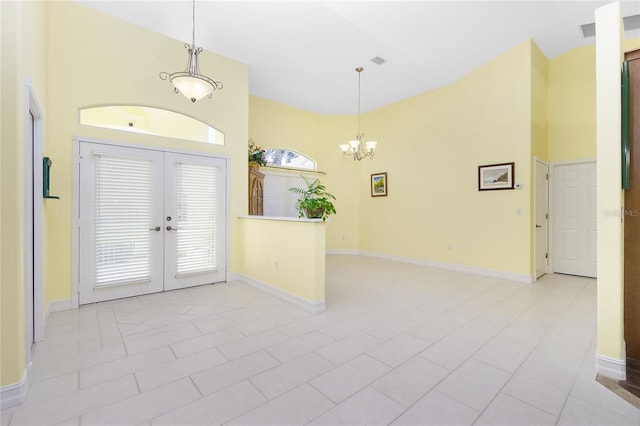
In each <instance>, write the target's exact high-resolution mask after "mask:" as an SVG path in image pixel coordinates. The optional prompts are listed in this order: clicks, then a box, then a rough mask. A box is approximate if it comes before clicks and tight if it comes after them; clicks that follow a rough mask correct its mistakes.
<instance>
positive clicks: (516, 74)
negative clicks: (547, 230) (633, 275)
mask: <svg viewBox="0 0 640 426" xmlns="http://www.w3.org/2000/svg"><path fill="white" fill-rule="evenodd" d="M530 51H531V42H530V41H526V42H523V43H521V44H520V45H518V46H517V47H515V48H513V49H511V50H509V51H507V52H506V53H504V54H502V55H500V56H499V57H497V58H495V59H493V60H491V61H489V62H488V63H486V64H485V65H483V66H482V67H480V68H478V69H476V70H474V71H472V72H471V73H469V74H468V75H466V76H465V77H463V78H461V79H460V80H458V81H456V82H455V83H453V84H451V85H449V86H446V87H443V88H441V89H438V90H435V91H432V92H428V93H424V94H422V95H419V96H416V97H414V98H411V99H408V100H405V101H401V102H398V103H396V104H393V105H390V106H387V107H383V108H380V109H378V110H375V111H372V112H369V113H367V114H366V115H365V116H364V118H363V122H364V123H366V125H365V126H366V129H367V131H368V132H369V134H370V135H375V136H376V138H377V139H378V140H379V141H380V144H379V146H380V152H379V156H378V157H377V158H376V159H375V160H374V161H372V162H364V161H363V162H362V163H363V164H361V167H362V169H361V170H362V174H361V177H360V182H361V186H360V202H361V204H360V211H361V214H360V235H361V238H360V241H361V244H360V248H361V250H364V251H368V252H377V253H387V254H394V255H399V256H404V257H412V258H420V259H428V260H434V261H439V262H446V263H454V264H462V265H468V266H474V267H479V268H486V269H491V270H499V271H504V272H510V273H517V274H523V275H526V276H529V275H530V274H531V265H530V261H529V258H530V255H529V253H530V250H531V247H530V246H531V239H530V231H529V226H530V214H529V211H530V197H529V192H528V190H527V189H525V190H522V191H483V192H479V191H478V166H479V165H485V164H495V163H504V162H512V161H513V162H515V178H516V182H518V183H522V184H523V185H524V187H525V188H530V174H531V173H530V170H531V161H530V156H531V147H530V144H531V131H530V122H531V100H530V99H531V93H530V92H531V86H530V66H531V65H530V64H531V53H530ZM382 171H386V172H388V181H389V196H387V197H379V198H372V197H371V196H370V189H369V179H368V178H369V175H370V173H375V172H382ZM518 208H519V209H521V210H520V211H521V215H516V209H518ZM449 246H451V250H449Z"/></svg>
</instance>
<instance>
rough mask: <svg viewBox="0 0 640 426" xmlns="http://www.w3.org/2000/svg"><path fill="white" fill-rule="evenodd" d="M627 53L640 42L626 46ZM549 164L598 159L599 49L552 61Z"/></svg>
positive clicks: (631, 41)
mask: <svg viewBox="0 0 640 426" xmlns="http://www.w3.org/2000/svg"><path fill="white" fill-rule="evenodd" d="M623 48H624V50H625V51H630V50H635V49H638V48H640V39H637V38H636V39H629V40H625V41H624V42H623ZM548 102H549V106H548V108H549V161H551V162H556V161H570V160H585V159H588V160H593V159H595V158H596V48H595V46H583V47H578V48H576V49H572V50H570V51H568V52H566V53H564V54H562V55H559V56H557V57H555V58H553V59H551V60H550V61H549V100H548Z"/></svg>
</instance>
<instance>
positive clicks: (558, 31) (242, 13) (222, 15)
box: [76, 0, 640, 114]
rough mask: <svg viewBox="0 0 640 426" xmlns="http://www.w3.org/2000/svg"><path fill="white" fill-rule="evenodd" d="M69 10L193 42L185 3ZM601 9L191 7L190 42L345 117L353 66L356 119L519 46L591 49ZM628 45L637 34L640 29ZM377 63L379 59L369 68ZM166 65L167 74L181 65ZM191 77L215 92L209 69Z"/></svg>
mask: <svg viewBox="0 0 640 426" xmlns="http://www.w3.org/2000/svg"><path fill="white" fill-rule="evenodd" d="M76 1H77V2H78V3H81V4H84V5H86V6H88V7H90V8H93V9H96V10H99V11H101V12H104V13H107V14H109V15H112V16H115V17H117V18H120V19H123V20H126V21H129V22H131V23H134V24H136V25H139V26H141V27H144V28H147V29H149V30H152V31H156V32H159V33H162V34H165V35H167V36H169V37H171V38H174V39H177V40H181V41H185V42H189V43H190V42H191V31H192V28H191V13H192V12H191V1H189V0H186V1H185V0H180V1H157V0H141V1H140V0H139V1H126V0H124V1H123V0H120V1H117V0H116V1H101V0H76ZM607 3H610V2H609V1H581V0H580V1H578V0H574V1H559V0H553V1H519V0H511V1H478V0H476V1H363V0H360V1H268V0H264V1H239V0H236V1H202V0H198V1H197V2H196V35H195V38H196V45H199V46H202V47H203V48H204V49H205V50H208V51H210V52H215V53H217V54H220V55H223V56H226V57H228V58H231V59H233V60H236V61H239V62H243V63H246V64H248V65H249V89H250V92H251V94H253V95H256V96H260V97H264V98H267V99H272V100H274V101H277V102H281V103H284V104H287V105H292V106H296V107H299V108H303V109H305V110H308V111H313V112H316V113H321V114H351V113H355V112H357V107H358V106H357V73H356V72H355V68H356V67H358V66H362V67H364V68H365V70H364V71H363V72H362V76H361V77H362V99H361V102H362V111H363V112H365V111H368V110H371V109H375V108H378V107H381V106H384V105H387V104H390V103H392V102H396V101H399V100H402V99H406V98H408V97H411V96H414V95H417V94H419V93H423V92H426V91H428V90H432V89H435V88H438V87H441V86H443V85H446V84H449V83H451V82H453V81H455V80H457V79H458V78H460V77H461V76H463V75H465V74H467V73H468V72H470V71H471V70H473V69H475V68H477V67H478V66H480V65H482V64H483V63H486V62H487V61H489V60H491V59H492V58H494V57H496V56H498V55H500V54H501V53H503V52H505V51H506V50H508V49H509V48H511V47H513V46H515V45H517V44H519V43H521V42H522V41H524V40H526V39H527V38H529V37H531V38H533V40H535V42H536V43H537V44H538V46H539V47H540V48H541V49H542V51H543V52H544V53H545V55H546V56H547V57H548V58H550V59H551V58H553V57H555V56H557V55H560V54H562V53H564V52H566V51H568V50H570V49H572V48H574V47H577V46H582V45H585V44H593V43H594V41H595V39H594V38H593V37H592V38H588V39H584V38H583V37H582V33H581V31H580V25H582V24H587V23H591V22H594V10H595V9H596V8H598V7H600V6H602V5H604V4H607ZM621 6H622V15H623V16H630V15H637V14H640V1H637V0H635V1H622V2H621ZM626 36H627V37H628V38H630V37H640V30H634V31H627V32H626ZM204 54H206V52H205V53H204ZM376 56H379V57H382V58H384V59H386V60H387V62H386V63H384V64H383V65H376V64H374V63H373V62H371V61H370V60H371V58H374V57H376ZM185 58H186V56H185ZM185 63H186V59H185ZM175 65H176V66H175V70H169V71H178V70H181V69H182V68H184V65H185V64H183V63H180V64H175ZM160 71H167V70H158V72H160ZM201 72H202V73H203V74H205V75H208V76H209V77H212V78H214V79H216V80H221V81H222V82H223V83H224V80H225V76H224V75H220V74H219V73H216V70H210V69H201ZM214 96H215V94H214ZM205 102H206V101H205Z"/></svg>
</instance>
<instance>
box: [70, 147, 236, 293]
mask: <svg viewBox="0 0 640 426" xmlns="http://www.w3.org/2000/svg"><path fill="white" fill-rule="evenodd" d="M225 179H226V163H225V161H224V160H222V159H216V158H211V157H204V156H197V155H186V154H175V153H168V152H162V151H157V150H152V149H142V148H140V149H139V148H128V147H122V146H117V145H107V144H99V143H89V142H81V143H80V177H79V186H80V203H79V206H80V212H79V224H80V233H79V235H80V238H79V248H80V250H79V255H78V256H79V261H78V264H79V293H80V294H79V303H80V304H85V303H92V302H99V301H104V300H111V299H118V298H123V297H130V296H136V295H140V294H148V293H155V292H161V291H164V290H171V289H176V288H182V287H188V286H193V285H201V284H208V283H214V282H220V281H224V280H225V279H226V257H225V254H226V233H225V230H226V216H225V212H226V208H225V200H226V194H225V191H226V182H225Z"/></svg>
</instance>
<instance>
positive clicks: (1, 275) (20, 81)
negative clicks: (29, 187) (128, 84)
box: [0, 2, 48, 386]
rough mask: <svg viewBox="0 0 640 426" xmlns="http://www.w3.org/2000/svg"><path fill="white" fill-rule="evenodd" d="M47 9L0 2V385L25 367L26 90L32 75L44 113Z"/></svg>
mask: <svg viewBox="0 0 640 426" xmlns="http://www.w3.org/2000/svg"><path fill="white" fill-rule="evenodd" d="M47 9H48V5H47V4H46V3H40V2H0V19H1V21H0V28H1V31H2V36H1V43H2V45H1V49H0V52H1V53H0V54H1V58H2V60H1V67H2V68H1V82H0V88H1V89H0V90H1V95H0V98H1V108H0V109H1V110H2V114H1V116H2V124H1V126H0V128H1V134H0V137H1V140H2V143H1V144H0V193H1V194H2V197H1V198H2V201H1V203H2V204H0V207H1V209H0V253H1V256H0V298H1V301H0V303H1V307H0V309H1V317H0V333H1V337H0V386H4V385H8V384H13V383H17V382H19V381H20V380H21V379H22V377H23V374H24V371H25V368H26V353H25V343H26V342H25V310H24V306H25V301H24V296H25V288H24V287H25V286H24V272H23V270H24V268H23V263H24V255H23V251H24V238H25V235H24V202H25V200H24V192H25V191H24V173H25V171H24V166H23V164H24V137H25V132H24V126H25V117H24V105H25V103H24V91H25V84H26V82H27V81H28V80H30V81H31V87H32V89H33V92H34V94H35V95H36V97H37V99H38V101H39V103H40V107H41V109H42V110H43V111H42V112H43V113H44V115H45V116H46V115H47V112H48V109H47V103H48V101H47V99H48V96H47V94H48V84H47V80H46V70H47V49H48V46H47V29H48V23H47ZM45 138H46V130H45Z"/></svg>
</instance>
